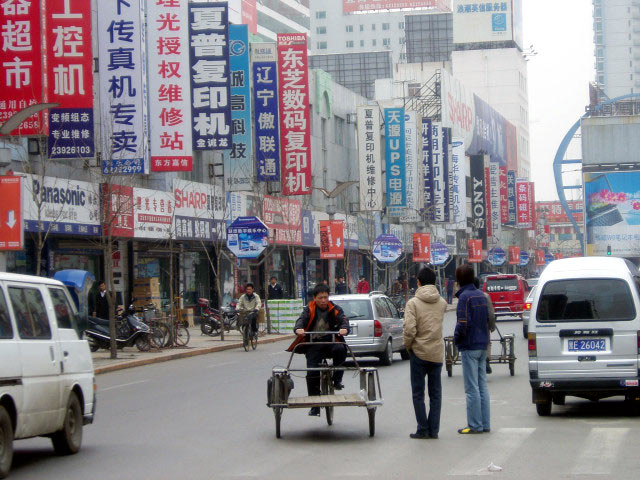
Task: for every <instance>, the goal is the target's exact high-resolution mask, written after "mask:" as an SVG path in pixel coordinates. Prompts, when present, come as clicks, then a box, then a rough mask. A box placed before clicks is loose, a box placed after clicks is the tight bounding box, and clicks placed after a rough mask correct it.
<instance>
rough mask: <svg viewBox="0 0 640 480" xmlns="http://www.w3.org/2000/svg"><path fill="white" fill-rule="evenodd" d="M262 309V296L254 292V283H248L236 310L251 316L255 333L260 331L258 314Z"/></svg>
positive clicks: (252, 328) (252, 329)
mask: <svg viewBox="0 0 640 480" xmlns="http://www.w3.org/2000/svg"><path fill="white" fill-rule="evenodd" d="M261 308H262V302H261V301H260V296H259V295H258V294H257V293H255V292H254V291H253V283H247V285H246V286H245V287H244V293H243V294H242V295H241V296H240V300H238V305H237V306H236V310H237V311H238V312H241V313H246V314H247V315H249V317H248V319H249V320H250V321H251V331H252V332H253V333H256V332H257V331H258V312H259V311H260V309H261Z"/></svg>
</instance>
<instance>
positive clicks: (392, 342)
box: [331, 292, 409, 365]
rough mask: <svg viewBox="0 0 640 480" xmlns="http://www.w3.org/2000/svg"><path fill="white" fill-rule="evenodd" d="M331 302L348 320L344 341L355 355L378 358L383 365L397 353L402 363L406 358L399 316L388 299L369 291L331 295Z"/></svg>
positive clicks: (389, 362)
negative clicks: (348, 327)
mask: <svg viewBox="0 0 640 480" xmlns="http://www.w3.org/2000/svg"><path fill="white" fill-rule="evenodd" d="M331 301H332V302H333V303H335V304H336V305H339V306H340V307H341V308H342V309H343V310H344V314H345V315H346V317H347V319H348V320H349V326H350V328H351V332H350V333H349V335H348V336H347V337H346V341H347V344H348V345H349V347H351V350H352V351H353V354H354V355H355V356H360V357H378V358H379V359H380V363H382V364H383V365H391V363H392V362H393V353H394V352H400V355H401V356H402V359H403V360H406V359H408V358H409V354H408V353H407V351H406V350H405V348H404V344H403V342H402V316H401V315H400V312H399V311H398V309H397V308H396V306H395V305H394V304H393V302H392V301H391V299H389V297H387V296H386V295H384V294H383V293H381V292H371V293H368V294H356V295H332V296H331Z"/></svg>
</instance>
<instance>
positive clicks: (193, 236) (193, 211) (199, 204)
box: [173, 178, 225, 241]
mask: <svg viewBox="0 0 640 480" xmlns="http://www.w3.org/2000/svg"><path fill="white" fill-rule="evenodd" d="M173 202H174V209H175V212H174V213H175V214H174V221H173V223H174V226H173V231H174V239H176V240H200V241H213V240H216V239H217V238H218V234H222V233H224V232H223V231H221V227H220V224H221V222H222V221H223V216H224V208H225V206H224V202H225V198H224V197H223V195H222V192H221V190H220V188H219V187H218V186H216V185H209V184H206V183H197V182H191V181H189V180H181V179H178V178H174V180H173Z"/></svg>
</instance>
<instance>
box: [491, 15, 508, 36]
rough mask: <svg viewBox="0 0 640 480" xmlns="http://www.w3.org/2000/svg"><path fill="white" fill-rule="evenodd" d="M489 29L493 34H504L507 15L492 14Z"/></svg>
mask: <svg viewBox="0 0 640 480" xmlns="http://www.w3.org/2000/svg"><path fill="white" fill-rule="evenodd" d="M491 29H492V30H493V31H494V32H506V31H507V14H506V13H494V14H493V15H491Z"/></svg>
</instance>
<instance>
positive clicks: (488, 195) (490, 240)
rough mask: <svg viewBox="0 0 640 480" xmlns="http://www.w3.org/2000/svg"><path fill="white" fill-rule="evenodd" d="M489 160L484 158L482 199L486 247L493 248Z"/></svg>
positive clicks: (486, 157)
mask: <svg viewBox="0 0 640 480" xmlns="http://www.w3.org/2000/svg"><path fill="white" fill-rule="evenodd" d="M490 158H491V157H489V156H488V155H485V156H484V198H485V207H486V210H487V245H488V246H493V220H492V218H491V170H490V168H489V165H490V163H491V162H490Z"/></svg>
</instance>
